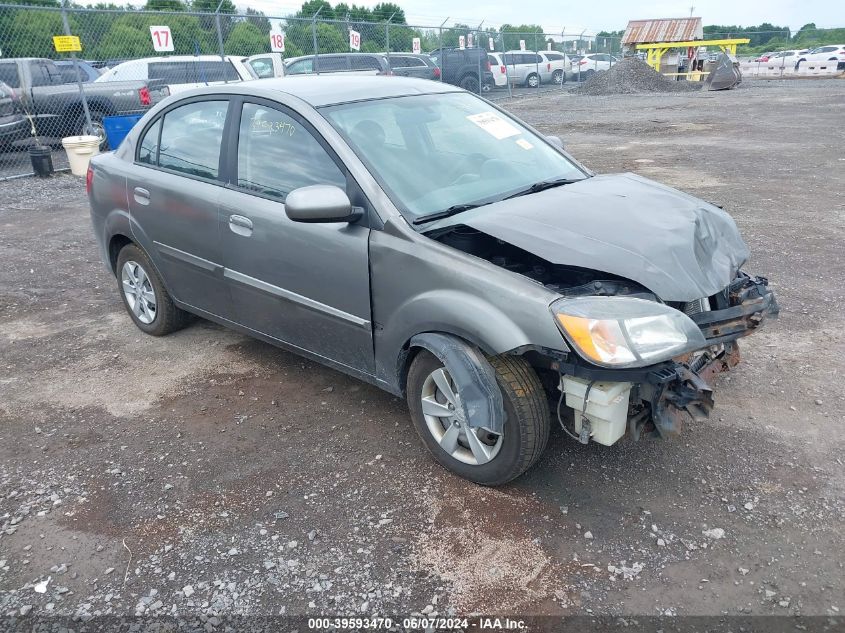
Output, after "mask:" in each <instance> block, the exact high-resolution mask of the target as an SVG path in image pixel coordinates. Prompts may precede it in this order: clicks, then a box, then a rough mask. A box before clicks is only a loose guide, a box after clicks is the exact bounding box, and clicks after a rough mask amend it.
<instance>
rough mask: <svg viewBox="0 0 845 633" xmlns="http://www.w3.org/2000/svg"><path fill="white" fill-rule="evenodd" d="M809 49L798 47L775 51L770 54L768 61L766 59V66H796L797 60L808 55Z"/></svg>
mask: <svg viewBox="0 0 845 633" xmlns="http://www.w3.org/2000/svg"><path fill="white" fill-rule="evenodd" d="M809 52H810V51H808V50H807V49H803V50H798V49H791V50H788V51H778V52H777V53H773V54H772V55H770V56H769V59H768V61H766V62H765V63H766V66H768V67H770V68H792V67H793V66H795V62H797V61H798V60H799V59H800V58H801V56H803V55H806V54H807V53H809Z"/></svg>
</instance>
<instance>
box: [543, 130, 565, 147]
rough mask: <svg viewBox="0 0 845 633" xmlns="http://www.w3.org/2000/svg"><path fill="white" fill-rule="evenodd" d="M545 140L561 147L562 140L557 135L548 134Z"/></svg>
mask: <svg viewBox="0 0 845 633" xmlns="http://www.w3.org/2000/svg"><path fill="white" fill-rule="evenodd" d="M546 140H547V141H548V142H549V143H551V144H552V145H554V146H555V147H557V148H558V149H563V141H562V140H560V137H559V136H554V135H551V134H550V135H547V136H546Z"/></svg>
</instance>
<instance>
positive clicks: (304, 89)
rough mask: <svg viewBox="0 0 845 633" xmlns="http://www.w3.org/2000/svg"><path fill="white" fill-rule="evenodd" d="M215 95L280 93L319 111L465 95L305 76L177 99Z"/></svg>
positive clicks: (394, 82) (433, 84)
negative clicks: (418, 97)
mask: <svg viewBox="0 0 845 633" xmlns="http://www.w3.org/2000/svg"><path fill="white" fill-rule="evenodd" d="M217 92H223V93H237V94H252V95H256V96H267V94H268V93H272V92H279V93H283V94H287V95H290V96H293V97H296V98H298V99H301V100H302V101H305V102H306V103H308V104H309V105H311V106H313V107H315V108H319V107H322V106H327V105H335V104H338V103H350V102H352V101H372V100H375V99H389V98H391V97H406V96H411V95H422V94H442V93H447V92H464V90H462V89H461V88H458V87H456V86H453V85H451V84H443V83H440V82H439V81H430V80H428V79H413V78H410V77H395V76H394V77H383V76H382V77H380V76H362V75H354V76H349V77H344V76H341V75H331V76H330V77H320V76H319V75H306V76H297V77H274V78H270V79H256V80H254V81H246V82H241V83H235V84H228V85H217V86H208V87H204V88H198V89H196V90H191V91H188V92H184V93H179V94H180V96H187V95H200V94H213V93H217Z"/></svg>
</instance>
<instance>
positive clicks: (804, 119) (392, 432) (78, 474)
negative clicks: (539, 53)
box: [0, 80, 845, 616]
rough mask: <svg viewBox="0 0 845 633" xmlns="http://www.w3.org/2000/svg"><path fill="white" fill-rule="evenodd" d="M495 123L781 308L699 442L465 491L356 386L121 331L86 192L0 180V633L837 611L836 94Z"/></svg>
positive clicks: (840, 348) (303, 368) (842, 400)
mask: <svg viewBox="0 0 845 633" xmlns="http://www.w3.org/2000/svg"><path fill="white" fill-rule="evenodd" d="M507 107H510V108H511V109H512V110H513V111H514V112H515V113H516V114H517V115H519V116H521V117H524V118H525V119H526V120H528V121H529V122H530V123H532V124H534V125H535V126H537V127H538V128H539V129H540V130H541V131H543V132H546V133H555V134H559V135H560V136H561V137H562V138H563V139H564V141H565V143H566V146H567V148H568V149H569V150H570V151H571V152H572V153H573V154H574V155H575V156H576V157H578V158H579V159H581V160H583V162H584V163H586V164H587V165H588V166H589V167H591V168H592V169H594V170H596V171H600V172H611V171H633V172H637V173H639V174H641V175H643V176H647V177H649V178H654V179H657V180H660V181H662V182H665V183H668V184H670V185H673V186H676V187H679V188H681V189H684V190H686V191H688V192H690V193H692V194H694V195H696V196H699V197H702V198H704V199H706V200H710V201H713V202H716V203H718V204H722V205H724V207H725V208H726V209H727V210H729V211H730V212H731V213H732V214H733V215H734V217H735V218H736V219H737V222H738V223H739V225H740V228H741V230H742V231H743V234H744V236H745V238H746V240H747V242H748V244H749V246H750V248H751V251H752V253H753V256H752V260H751V261H750V263H749V265H748V269H749V271H752V272H755V273H758V274H763V275H766V276H768V277H769V278H770V279H771V281H772V283H773V285H774V287H775V289H776V292H777V293H778V297H779V300H780V303H781V307H782V314H781V318H780V319H779V320H778V321H776V322H773V323H771V324H770V325H769V326H768V327H767V328H766V329H765V330H764V331H761V332H760V333H758V334H757V335H756V336H754V337H752V338H751V339H747V340H746V341H745V345H744V346H743V354H744V361H743V363H742V364H741V365H740V366H739V367H738V368H737V369H736V370H735V371H734V372H733V373H732V374H731V375H730V376H725V377H723V378H722V379H721V380H720V384H719V388H718V391H717V396H716V397H717V408H716V410H715V411H714V416H713V417H712V418H711V419H710V421H708V422H707V423H704V424H698V425H692V424H691V425H690V426H689V428H688V429H687V430H686V432H685V434H684V435H683V436H682V437H681V439H680V440H679V441H674V442H662V443H661V442H653V441H652V442H640V443H638V444H627V445H619V446H614V447H610V448H607V447H602V446H599V445H591V446H587V447H582V446H580V445H576V444H575V443H574V442H573V441H571V440H570V439H568V438H567V437H566V436H564V435H563V433H561V432H560V431H559V430H558V431H557V432H553V437H552V440H551V442H550V446H549V448H548V450H547V452H546V454H545V456H544V458H543V459H542V460H541V462H540V463H539V465H538V466H537V467H536V468H535V469H534V470H533V471H531V472H530V473H529V474H528V475H527V476H524V477H523V478H521V479H519V480H518V481H516V482H515V483H514V484H512V485H509V486H507V487H504V488H501V489H495V490H491V489H483V488H479V487H476V486H473V485H471V484H469V483H467V482H465V481H463V480H461V479H458V478H456V477H453V476H451V475H449V474H448V473H446V472H445V471H443V470H442V469H441V468H439V467H438V466H436V465H435V464H434V463H433V462H432V460H430V459H429V457H428V456H427V455H426V453H425V452H424V449H423V447H422V445H421V443H420V442H419V440H418V439H417V437H416V436H415V434H414V431H413V429H412V426H411V423H410V421H409V419H408V414H407V409H406V406H405V404H404V403H403V402H402V401H400V400H397V399H395V398H393V397H392V396H389V395H387V394H385V393H382V392H380V391H378V390H377V389H375V388H373V387H370V386H367V385H364V384H362V383H359V382H356V381H355V380H352V379H350V378H347V377H345V376H343V375H341V374H338V373H336V372H334V371H331V370H329V369H325V368H323V367H321V366H318V365H315V364H312V363H310V362H307V361H303V360H301V359H300V358H298V357H296V356H293V355H291V354H288V353H286V352H283V351H279V350H276V349H274V348H271V347H269V346H267V345H264V344H262V343H258V342H255V341H252V340H249V339H246V338H243V337H242V336H240V335H237V334H233V333H231V332H228V331H226V330H223V329H222V328H220V327H217V326H215V325H211V324H209V323H206V322H199V323H197V324H195V325H193V326H192V327H190V328H188V329H186V330H184V331H182V332H180V333H178V334H176V335H172V336H169V337H166V338H163V339H155V338H151V337H147V336H144V335H143V334H141V333H140V332H139V331H138V330H136V329H135V328H134V326H133V325H132V323H131V322H130V320H129V318H128V316H126V314H125V313H124V311H123V308H122V306H121V303H120V300H119V298H118V294H117V292H116V283H115V281H114V279H113V278H111V277H110V276H109V274H108V272H107V271H106V269H105V267H104V266H103V265H102V264H101V262H100V261H99V259H98V255H97V251H96V249H95V245H94V240H93V238H92V236H91V233H90V228H89V220H88V210H87V204H86V200H85V194H84V185H83V183H82V181H81V180H77V179H74V178H72V177H71V176H60V177H56V178H54V179H53V180H52V181H50V182H47V183H43V182H39V181H36V180H33V179H26V180H18V181H13V182H6V183H0V200H2V209H0V614H3V615H6V614H16V613H30V615H32V614H36V613H52V614H65V615H70V614H77V615H82V616H85V615H86V614H87V615H94V614H98V613H114V614H130V615H131V614H136V613H146V614H158V615H165V614H177V613H178V614H199V613H204V614H294V615H301V614H308V615H321V614H362V613H367V614H387V615H393V616H399V615H408V614H410V613H412V612H423V613H440V614H447V613H457V614H463V615H466V614H470V613H475V612H478V613H492V614H503V615H507V614H511V615H512V614H521V615H526V614H552V615H555V614H613V615H617V614H618V615H622V614H644V615H659V614H669V615H673V614H677V615H705V614H707V615H721V614H730V615H736V614H752V615H758V614H802V615H836V614H839V613H845V582H843V574H845V570H843V566H845V560H843V551H845V529H844V528H845V521H843V510H845V496H843V492H845V461H844V460H845V456H844V455H845V452H843V449H845V439H843V423H844V422H845V417H843V407H844V406H845V389H843V387H842V379H843V370H845V361H843V356H845V344H843V342H845V335H844V334H843V331H844V330H845V316H843V308H842V306H843V305H845V256H843V243H845V197H843V191H845V177H843V174H845V162H843V161H845V154H843V151H842V150H843V147H845V132H843V126H842V121H843V118H845V81H835V80H831V81H792V82H765V83H764V82H746V83H745V84H744V85H743V86H742V87H741V88H740V89H737V90H735V91H731V92H727V93H702V94H698V93H696V94H671V95H651V96H624V97H586V96H583V95H573V94H561V95H547V96H545V97H542V98H536V99H524V100H521V101H518V102H512V103H511V104H510V105H509V106H507ZM714 528H718V529H719V530H723V531H724V536H723V538H714V536H718V535H719V532H718V530H716V531H715V532H714V531H713V530H714ZM705 532H707V534H709V535H710V536H707V535H705ZM44 581H49V582H48V583H47V584H46V590H44V589H45V587H44Z"/></svg>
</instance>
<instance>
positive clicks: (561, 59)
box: [540, 51, 571, 84]
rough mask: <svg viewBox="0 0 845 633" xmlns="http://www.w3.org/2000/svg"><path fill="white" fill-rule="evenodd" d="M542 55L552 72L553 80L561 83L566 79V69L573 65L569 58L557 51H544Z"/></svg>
mask: <svg viewBox="0 0 845 633" xmlns="http://www.w3.org/2000/svg"><path fill="white" fill-rule="evenodd" d="M540 55H541V56H542V57H543V59H545V61H546V66H547V68H548V70H549V71H550V72H551V77H552V82H553V83H556V84H559V83H561V82H562V81H566V71H567V70H568V69H569V67H570V65H571V61H570V60H569V58H568V57H567V56H566V55H564V54H563V53H558V52H557V51H542V52H541V53H540Z"/></svg>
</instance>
